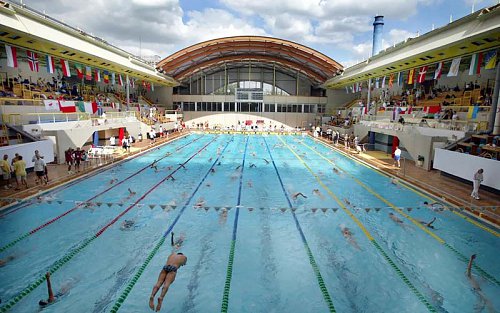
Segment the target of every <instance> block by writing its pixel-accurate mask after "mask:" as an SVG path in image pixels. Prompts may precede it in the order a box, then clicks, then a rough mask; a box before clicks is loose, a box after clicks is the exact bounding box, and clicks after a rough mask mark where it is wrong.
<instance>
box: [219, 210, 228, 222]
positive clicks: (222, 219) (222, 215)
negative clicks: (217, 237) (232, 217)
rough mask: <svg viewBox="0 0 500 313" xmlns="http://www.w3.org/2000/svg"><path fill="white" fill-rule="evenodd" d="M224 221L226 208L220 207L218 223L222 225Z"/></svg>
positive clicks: (225, 219)
mask: <svg viewBox="0 0 500 313" xmlns="http://www.w3.org/2000/svg"><path fill="white" fill-rule="evenodd" d="M226 221H227V209H226V208H222V210H221V212H220V215H219V224H220V225H224V224H226Z"/></svg>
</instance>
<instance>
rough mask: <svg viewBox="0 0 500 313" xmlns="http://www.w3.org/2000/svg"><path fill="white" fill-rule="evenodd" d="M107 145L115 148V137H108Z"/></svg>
mask: <svg viewBox="0 0 500 313" xmlns="http://www.w3.org/2000/svg"><path fill="white" fill-rule="evenodd" d="M109 145H110V146H115V145H116V138H115V136H111V137H109Z"/></svg>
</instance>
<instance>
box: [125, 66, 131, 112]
mask: <svg viewBox="0 0 500 313" xmlns="http://www.w3.org/2000/svg"><path fill="white" fill-rule="evenodd" d="M126 80H127V86H125V92H126V94H127V111H128V110H129V105H130V94H129V93H130V89H129V88H130V81H129V78H128V74H127V78H126Z"/></svg>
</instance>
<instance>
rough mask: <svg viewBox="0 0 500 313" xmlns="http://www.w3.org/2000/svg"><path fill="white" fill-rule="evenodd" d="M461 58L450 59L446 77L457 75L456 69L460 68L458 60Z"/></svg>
mask: <svg viewBox="0 0 500 313" xmlns="http://www.w3.org/2000/svg"><path fill="white" fill-rule="evenodd" d="M461 59H462V58H460V57H459V58H455V59H453V61H451V65H450V70H449V71H448V75H447V76H448V77H452V76H457V75H458V70H459V69H460V60H461Z"/></svg>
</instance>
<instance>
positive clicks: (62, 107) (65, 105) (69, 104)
mask: <svg viewBox="0 0 500 313" xmlns="http://www.w3.org/2000/svg"><path fill="white" fill-rule="evenodd" d="M59 111H61V112H63V113H75V112H76V105H75V101H63V100H60V101H59Z"/></svg>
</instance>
